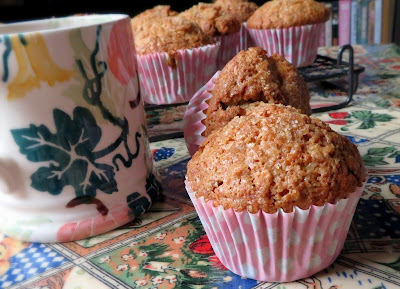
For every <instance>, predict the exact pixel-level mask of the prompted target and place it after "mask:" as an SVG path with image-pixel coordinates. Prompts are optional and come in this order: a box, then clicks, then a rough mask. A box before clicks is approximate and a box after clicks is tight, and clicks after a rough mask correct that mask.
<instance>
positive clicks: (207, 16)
mask: <svg viewBox="0 0 400 289" xmlns="http://www.w3.org/2000/svg"><path fill="white" fill-rule="evenodd" d="M180 16H181V17H185V18H187V19H190V20H192V21H194V22H196V23H198V24H199V26H200V28H201V30H203V32H204V33H205V34H207V35H210V36H219V35H227V34H231V33H235V32H238V31H239V29H240V22H239V20H237V19H236V18H235V17H233V16H232V15H230V14H228V13H226V12H224V11H223V10H222V9H221V7H220V6H218V5H214V4H210V3H202V2H200V3H199V4H197V5H194V6H193V7H191V8H189V9H187V10H186V11H184V12H182V13H180Z"/></svg>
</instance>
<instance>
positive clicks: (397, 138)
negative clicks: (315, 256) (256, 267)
mask: <svg viewBox="0 0 400 289" xmlns="http://www.w3.org/2000/svg"><path fill="white" fill-rule="evenodd" d="M354 50H355V55H356V63H358V64H360V65H362V66H364V67H365V68H366V71H365V72H364V73H363V74H361V75H360V84H359V87H358V90H357V93H356V94H355V100H354V102H353V103H352V104H351V105H349V106H348V107H346V108H344V109H341V110H339V111H330V112H325V113H319V114H315V115H314V116H316V117H319V118H321V119H322V120H324V121H326V122H328V123H330V125H331V127H332V128H333V129H334V130H336V131H338V132H340V133H342V134H344V135H345V136H347V137H348V138H349V139H350V140H351V141H352V142H353V143H355V144H356V145H358V147H359V150H360V153H361V155H362V157H363V160H364V162H365V165H366V166H367V168H368V171H369V174H370V178H369V180H368V183H367V185H366V187H365V189H364V192H363V195H362V198H361V200H360V202H359V204H358V206H357V209H356V213H355V215H354V218H353V222H352V225H351V227H350V231H349V234H348V237H347V240H346V242H345V245H344V248H343V251H342V252H341V254H340V255H339V257H338V258H337V260H336V261H335V262H334V263H333V264H332V265H331V266H330V267H329V268H327V269H325V270H323V271H321V272H319V273H318V274H316V275H314V276H312V277H310V278H307V279H303V280H298V281H296V282H291V283H265V282H257V281H255V280H250V279H245V278H242V277H240V276H238V275H235V274H234V273H232V272H230V271H229V270H227V269H226V268H225V267H224V266H223V265H222V264H221V263H220V261H219V260H218V258H217V257H216V256H215V254H214V252H213V250H212V247H211V246H210V244H209V243H208V242H206V241H204V238H202V237H203V236H204V235H205V232H204V229H203V227H202V225H201V223H200V221H199V219H198V217H197V214H196V211H195V210H194V208H193V206H192V205H191V202H190V199H189V198H188V196H187V193H186V191H185V188H184V184H183V180H184V178H185V174H186V163H187V161H188V160H189V159H190V156H189V154H188V152H187V149H186V145H185V141H184V139H183V138H177V139H170V140H164V141H159V142H155V143H152V144H151V149H152V151H153V155H154V164H155V166H156V168H157V169H158V170H159V172H160V174H161V177H162V183H163V187H164V192H163V194H162V196H161V198H160V200H159V201H157V202H156V203H155V204H153V206H152V207H151V209H150V210H149V211H148V212H147V213H145V214H144V215H142V216H141V217H140V218H138V219H136V220H135V221H133V222H131V223H129V224H127V225H125V226H123V227H121V228H119V229H117V230H114V231H112V232H109V233H107V234H104V235H101V236H97V237H93V238H89V239H85V240H81V241H77V242H69V243H58V244H39V243H21V242H18V241H16V240H12V239H10V238H8V237H7V236H1V235H0V288H31V289H33V288H35V289H37V288H41V289H48V288H51V289H56V288H57V289H60V288H64V289H66V288H68V289H70V288H71V289H86V288H88V289H93V288H95V289H103V288H132V287H133V288H199V289H200V288H242V289H244V288H276V289H291V288H313V289H328V288H330V289H333V288H369V289H378V288H381V289H385V288H400V134H399V133H400V49H399V47H397V46H395V45H382V46H366V47H363V46H354ZM337 51H338V47H332V48H320V51H319V53H320V54H327V55H329V56H332V57H336V54H337ZM339 83H340V81H339ZM342 83H343V81H342ZM310 89H312V104H313V106H319V105H324V104H327V103H337V102H338V101H340V100H341V99H342V98H343V96H344V95H345V94H344V93H343V92H341V91H339V90H335V89H330V88H328V87H327V86H326V85H325V86H324V85H321V84H313V85H311V87H310ZM184 111H185V106H179V107H174V108H167V109H156V110H153V111H151V112H148V126H149V131H150V133H151V134H152V135H158V134H162V133H166V132H175V131H181V130H182V126H183V122H182V117H183V114H184ZM165 267H167V268H165Z"/></svg>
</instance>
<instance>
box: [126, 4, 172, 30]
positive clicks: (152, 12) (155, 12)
mask: <svg viewBox="0 0 400 289" xmlns="http://www.w3.org/2000/svg"><path fill="white" fill-rule="evenodd" d="M176 15H178V12H176V11H174V10H172V9H171V6H169V5H157V6H154V7H153V8H151V9H147V10H145V11H143V12H142V13H140V14H138V15H136V16H135V17H133V18H132V19H131V26H132V31H133V33H134V34H135V33H136V32H139V31H141V30H142V26H143V24H145V23H147V22H148V21H151V19H157V18H164V17H169V16H176Z"/></svg>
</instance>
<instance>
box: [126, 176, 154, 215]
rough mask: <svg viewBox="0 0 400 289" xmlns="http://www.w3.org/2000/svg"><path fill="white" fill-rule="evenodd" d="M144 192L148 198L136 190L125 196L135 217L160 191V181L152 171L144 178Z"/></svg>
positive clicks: (144, 209)
mask: <svg viewBox="0 0 400 289" xmlns="http://www.w3.org/2000/svg"><path fill="white" fill-rule="evenodd" d="M146 192H147V194H148V195H149V197H150V200H149V199H148V198H147V197H146V196H142V195H141V194H140V193H138V192H134V193H132V194H130V195H129V196H127V197H126V201H127V203H128V206H129V208H130V209H131V210H132V212H133V214H134V216H135V217H137V216H139V215H141V214H143V213H144V212H146V211H147V210H148V208H150V206H151V204H152V203H153V202H154V201H155V200H156V199H157V197H158V195H159V193H160V192H161V183H160V182H159V181H158V180H157V179H156V177H155V176H154V174H152V173H150V175H149V177H148V178H147V180H146Z"/></svg>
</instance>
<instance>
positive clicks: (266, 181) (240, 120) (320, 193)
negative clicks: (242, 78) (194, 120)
mask: <svg viewBox="0 0 400 289" xmlns="http://www.w3.org/2000/svg"><path fill="white" fill-rule="evenodd" d="M366 176H367V174H366V171H365V168H364V165H363V162H362V159H361V156H360V153H359V152H358V150H357V147H356V146H355V145H354V144H352V143H351V142H350V141H349V140H348V139H347V138H346V137H344V136H342V135H340V134H338V133H336V132H335V131H333V130H332V129H331V128H330V127H329V126H328V125H327V124H325V123H324V122H322V121H321V120H319V119H317V118H313V117H309V116H307V115H305V114H301V113H299V112H298V110H296V109H294V108H292V107H288V106H284V105H281V104H266V103H263V102H257V103H253V104H251V105H250V106H249V109H248V114H247V115H246V116H240V117H235V118H234V119H232V120H231V121H230V122H229V123H228V124H227V125H226V126H224V127H222V128H220V129H218V130H215V131H214V132H213V133H212V134H211V135H210V136H209V137H208V138H207V139H206V140H205V141H204V142H203V143H202V144H201V145H200V149H199V150H198V151H197V152H196V153H195V154H194V156H193V157H192V159H191V160H190V161H189V163H188V166H187V180H188V181H189V184H190V186H191V188H192V189H193V191H194V192H196V197H204V198H205V200H206V201H208V200H212V201H213V204H214V206H215V207H217V206H220V205H222V206H223V207H224V208H225V209H228V208H232V209H234V210H235V211H237V212H240V211H243V210H248V211H249V212H250V213H257V212H259V211H260V210H262V211H264V212H266V213H275V212H276V211H277V210H278V209H279V208H282V209H283V210H284V211H285V212H291V211H293V208H294V207H295V206H297V207H299V208H301V209H308V208H309V206H310V205H317V206H322V205H324V204H325V203H334V202H336V201H338V200H339V199H343V198H346V197H347V196H348V194H350V193H352V192H354V191H355V189H356V187H358V186H361V185H362V182H363V181H365V179H366Z"/></svg>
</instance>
